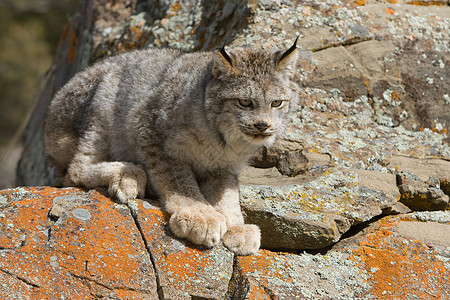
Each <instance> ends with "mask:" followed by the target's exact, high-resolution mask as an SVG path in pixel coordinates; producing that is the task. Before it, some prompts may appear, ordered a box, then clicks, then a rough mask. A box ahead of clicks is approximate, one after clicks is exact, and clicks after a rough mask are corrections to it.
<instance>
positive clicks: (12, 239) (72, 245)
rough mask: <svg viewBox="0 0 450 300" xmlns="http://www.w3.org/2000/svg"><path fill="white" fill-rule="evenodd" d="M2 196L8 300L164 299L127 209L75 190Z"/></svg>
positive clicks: (1, 246) (0, 255)
mask: <svg viewBox="0 0 450 300" xmlns="http://www.w3.org/2000/svg"><path fill="white" fill-rule="evenodd" d="M0 197H1V199H2V201H1V203H0V220H1V221H0V276H1V277H2V278H3V279H4V280H2V281H1V284H0V298H2V299H43V298H46V299H47V298H53V297H54V298H58V299H60V298H66V299H90V298H94V297H107V298H108V297H109V298H121V299H124V298H127V299H158V294H157V291H156V277H155V273H154V271H153V267H152V262H151V260H150V255H149V254H148V252H147V250H146V249H145V245H144V243H143V241H142V239H141V236H140V233H139V231H138V229H137V228H136V226H135V225H134V220H133V218H132V216H131V214H130V212H129V210H128V208H127V207H126V206H122V205H116V204H114V203H113V202H111V200H109V199H108V198H106V197H104V196H102V195H100V194H99V193H98V192H87V193H86V192H82V191H80V190H78V189H73V188H68V189H55V188H28V189H23V188H18V189H13V190H3V191H1V192H0ZM62 203H65V205H64V209H59V208H58V209H57V208H56V207H58V206H59V205H61V204H62ZM59 207H61V206H59ZM55 210H57V211H58V214H53V215H50V214H49V212H50V211H54V212H55ZM9 284H11V285H9Z"/></svg>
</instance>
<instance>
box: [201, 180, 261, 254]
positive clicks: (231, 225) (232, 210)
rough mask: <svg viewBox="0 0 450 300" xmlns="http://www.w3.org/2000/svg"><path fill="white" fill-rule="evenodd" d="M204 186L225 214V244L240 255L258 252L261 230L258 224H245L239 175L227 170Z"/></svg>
mask: <svg viewBox="0 0 450 300" xmlns="http://www.w3.org/2000/svg"><path fill="white" fill-rule="evenodd" d="M202 187H203V193H204V194H205V195H206V197H207V199H208V200H209V201H210V203H211V204H212V205H213V207H214V208H215V209H216V210H217V211H218V212H220V213H221V214H223V215H224V216H225V219H226V222H227V228H228V230H227V232H226V233H225V235H224V236H223V243H224V244H225V246H226V247H227V248H228V249H230V250H232V251H233V252H235V253H236V254H238V255H248V254H254V253H256V252H257V251H258V249H259V246H260V243H261V242H260V240H261V232H260V230H259V228H258V226H256V225H252V224H244V217H243V216H242V212H241V207H240V204H239V189H238V180H237V176H236V175H233V174H230V173H225V172H223V173H220V174H215V176H212V177H210V178H208V180H207V181H206V182H204V184H202Z"/></svg>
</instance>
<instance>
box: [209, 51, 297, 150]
mask: <svg viewBox="0 0 450 300" xmlns="http://www.w3.org/2000/svg"><path fill="white" fill-rule="evenodd" d="M290 50H291V52H289V53H288V54H286V53H280V52H255V51H251V50H248V49H244V48H237V49H234V50H233V51H232V52H230V53H227V52H225V50H224V49H222V50H220V51H216V52H215V53H214V65H213V69H212V72H213V76H214V79H213V80H212V81H211V82H210V84H209V86H208V88H207V93H206V102H207V105H209V106H210V107H211V110H212V111H214V112H215V115H214V116H211V117H210V121H213V122H214V123H215V126H216V127H217V130H218V131H219V132H220V133H221V134H222V135H223V137H224V139H225V141H233V140H234V141H239V140H242V139H244V140H245V141H247V142H249V143H251V144H256V145H264V144H265V145H270V144H271V143H273V142H274V141H275V138H276V136H277V134H278V133H280V132H282V131H283V130H284V127H285V124H286V121H287V120H288V117H289V113H290V110H291V107H292V104H293V102H294V101H295V99H296V97H297V96H296V95H297V91H295V90H293V88H292V86H293V84H292V82H291V81H290V77H292V76H293V74H294V72H295V63H296V58H297V51H296V49H290ZM290 50H288V51H290Z"/></svg>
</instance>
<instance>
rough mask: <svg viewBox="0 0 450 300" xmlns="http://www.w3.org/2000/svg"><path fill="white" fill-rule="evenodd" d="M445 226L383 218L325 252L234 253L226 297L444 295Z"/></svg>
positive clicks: (449, 271) (448, 226)
mask: <svg viewBox="0 0 450 300" xmlns="http://www.w3.org/2000/svg"><path fill="white" fill-rule="evenodd" d="M447 215H448V212H447ZM414 229H415V230H414ZM416 230H420V231H422V232H424V231H427V230H428V232H429V233H430V234H431V236H428V235H423V234H421V235H416V234H415V231H416ZM430 230H431V231H430ZM449 230H450V223H448V222H447V223H436V222H426V223H425V222H417V221H416V222H415V221H411V218H409V217H406V218H405V217H398V216H396V217H386V218H384V219H382V220H381V221H379V222H377V223H376V224H373V225H371V226H370V228H369V229H367V230H366V234H365V235H362V236H358V237H356V238H353V239H352V240H351V241H347V243H346V247H345V248H341V249H336V250H332V251H330V252H328V253H327V254H325V255H318V254H317V255H311V254H306V253H304V254H300V255H293V254H287V253H273V252H268V251H260V252H259V253H258V254H257V255H253V256H245V257H238V258H237V261H236V266H235V271H234V274H233V278H232V281H231V286H234V287H235V289H234V293H230V294H229V295H228V296H229V297H228V298H229V299H274V298H276V299H292V298H295V299H383V298H386V299H414V298H419V299H432V298H436V299H446V298H448V297H450V292H449V291H450V284H449V282H450V281H449V279H450V264H449V261H450V253H449V251H448V249H449V247H450V241H449V239H448V234H447V233H448V231H449ZM444 235H445V236H446V237H445V238H442V239H440V238H439V237H444Z"/></svg>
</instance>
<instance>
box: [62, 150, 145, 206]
mask: <svg viewBox="0 0 450 300" xmlns="http://www.w3.org/2000/svg"><path fill="white" fill-rule="evenodd" d="M79 150H80V149H79ZM101 159H103V157H98V156H96V155H95V154H86V153H85V152H84V153H83V152H82V151H78V152H77V153H76V154H75V157H74V159H73V160H72V161H71V163H70V165H69V167H68V170H67V174H66V176H65V178H64V184H65V185H67V186H71V185H77V186H84V187H87V188H95V187H99V186H106V187H108V192H109V194H110V196H111V197H114V198H116V199H117V200H118V201H119V202H121V203H127V202H128V200H130V199H133V198H136V197H138V196H139V197H144V196H145V186H146V183H147V175H146V174H145V171H144V170H143V169H142V168H141V167H140V166H137V165H135V164H132V163H128V162H120V161H114V162H108V161H101Z"/></svg>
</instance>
